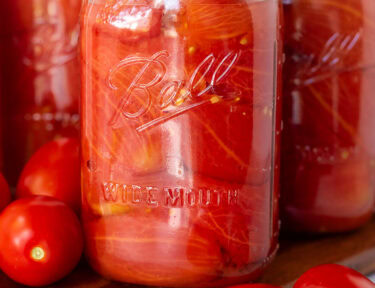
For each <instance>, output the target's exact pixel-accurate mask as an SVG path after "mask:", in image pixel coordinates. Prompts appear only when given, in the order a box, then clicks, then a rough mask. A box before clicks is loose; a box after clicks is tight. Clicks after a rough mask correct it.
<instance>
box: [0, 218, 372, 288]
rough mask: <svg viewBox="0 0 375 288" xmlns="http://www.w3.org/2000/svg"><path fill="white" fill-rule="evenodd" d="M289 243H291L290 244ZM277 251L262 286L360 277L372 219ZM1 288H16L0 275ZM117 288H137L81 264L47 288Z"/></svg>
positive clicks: (367, 267)
mask: <svg viewBox="0 0 375 288" xmlns="http://www.w3.org/2000/svg"><path fill="white" fill-rule="evenodd" d="M291 239H293V240H291ZM280 246H281V247H280V251H279V254H278V256H277V257H276V259H275V261H274V262H273V263H272V265H271V266H270V267H269V269H267V271H266V273H265V274H264V276H263V277H262V278H261V279H260V281H261V282H263V283H269V284H277V285H283V286H284V287H291V284H292V283H293V281H294V280H295V279H296V278H298V276H299V275H301V274H302V273H303V272H304V271H306V270H307V269H309V268H311V267H313V266H316V265H319V264H323V263H341V264H344V265H348V266H350V267H352V268H354V269H356V270H358V271H360V272H361V273H364V274H369V273H372V272H374V271H375V219H374V220H373V221H372V222H370V223H369V224H367V225H366V226H365V227H363V228H362V229H360V230H358V231H356V232H353V233H348V234H344V235H335V236H325V237H313V238H311V237H310V238H302V237H300V236H296V235H283V236H282V239H281V245H280ZM0 287H1V288H20V287H23V286H21V285H17V284H15V283H14V282H12V281H11V280H9V279H8V278H7V277H6V276H5V275H3V274H0ZM52 287H53V288H120V287H139V286H135V285H126V284H120V283H113V282H110V281H108V280H106V279H103V278H101V277H100V276H99V275H97V274H95V273H94V272H93V271H92V270H91V269H90V268H89V267H88V266H87V265H86V264H85V263H84V262H82V263H81V264H80V265H79V267H78V268H77V269H76V270H75V271H74V272H73V273H72V274H71V275H70V276H69V277H68V278H66V279H65V280H63V281H61V282H59V283H57V284H55V285H53V286H50V288H52Z"/></svg>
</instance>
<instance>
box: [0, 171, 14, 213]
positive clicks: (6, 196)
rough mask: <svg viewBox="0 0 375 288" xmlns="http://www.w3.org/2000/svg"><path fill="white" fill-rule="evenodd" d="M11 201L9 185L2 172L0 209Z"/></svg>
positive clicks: (0, 177)
mask: <svg viewBox="0 0 375 288" xmlns="http://www.w3.org/2000/svg"><path fill="white" fill-rule="evenodd" d="M10 201H12V194H11V193H10V189H9V185H8V183H7V181H6V180H5V178H4V176H3V174H1V173H0V211H1V210H3V209H4V208H5V207H6V206H7V205H8V204H9V203H10Z"/></svg>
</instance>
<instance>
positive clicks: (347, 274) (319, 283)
mask: <svg viewBox="0 0 375 288" xmlns="http://www.w3.org/2000/svg"><path fill="white" fill-rule="evenodd" d="M316 287H319V288H344V287H345V288H374V287H375V284H373V283H372V282H371V281H370V280H368V279H367V278H366V277H365V276H363V275H362V274H361V273H359V272H357V271H355V270H353V269H350V268H348V267H345V266H341V265H337V264H325V265H320V266H317V267H314V268H312V269H310V270H308V271H307V272H306V273H305V274H303V275H302V276H301V277H300V278H299V279H298V281H297V282H296V284H295V285H294V286H293V288H316Z"/></svg>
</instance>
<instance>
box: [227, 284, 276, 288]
mask: <svg viewBox="0 0 375 288" xmlns="http://www.w3.org/2000/svg"><path fill="white" fill-rule="evenodd" d="M227 288H281V287H280V286H273V285H268V284H243V285H237V286H230V287H227Z"/></svg>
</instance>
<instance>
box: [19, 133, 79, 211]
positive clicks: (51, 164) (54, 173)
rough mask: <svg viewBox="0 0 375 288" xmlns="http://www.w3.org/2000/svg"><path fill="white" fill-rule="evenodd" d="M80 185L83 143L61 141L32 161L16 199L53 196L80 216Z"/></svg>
mask: <svg viewBox="0 0 375 288" xmlns="http://www.w3.org/2000/svg"><path fill="white" fill-rule="evenodd" d="M80 185H81V184H80V158H79V141H78V139H76V138H61V139H58V140H54V141H51V142H48V143H47V144H45V145H43V146H42V147H41V148H40V149H39V150H38V151H37V152H35V154H34V155H33V156H32V157H31V159H30V160H29V162H28V163H27V164H26V165H25V167H24V169H23V171H22V173H21V176H20V179H19V181H18V184H17V191H16V197H17V198H22V197H27V196H30V195H43V196H50V197H54V198H56V199H58V200H61V201H63V202H65V203H66V204H67V205H68V206H70V207H71V208H72V209H74V210H75V211H76V212H79V210H80V206H81V193H80V191H81V189H80Z"/></svg>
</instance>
